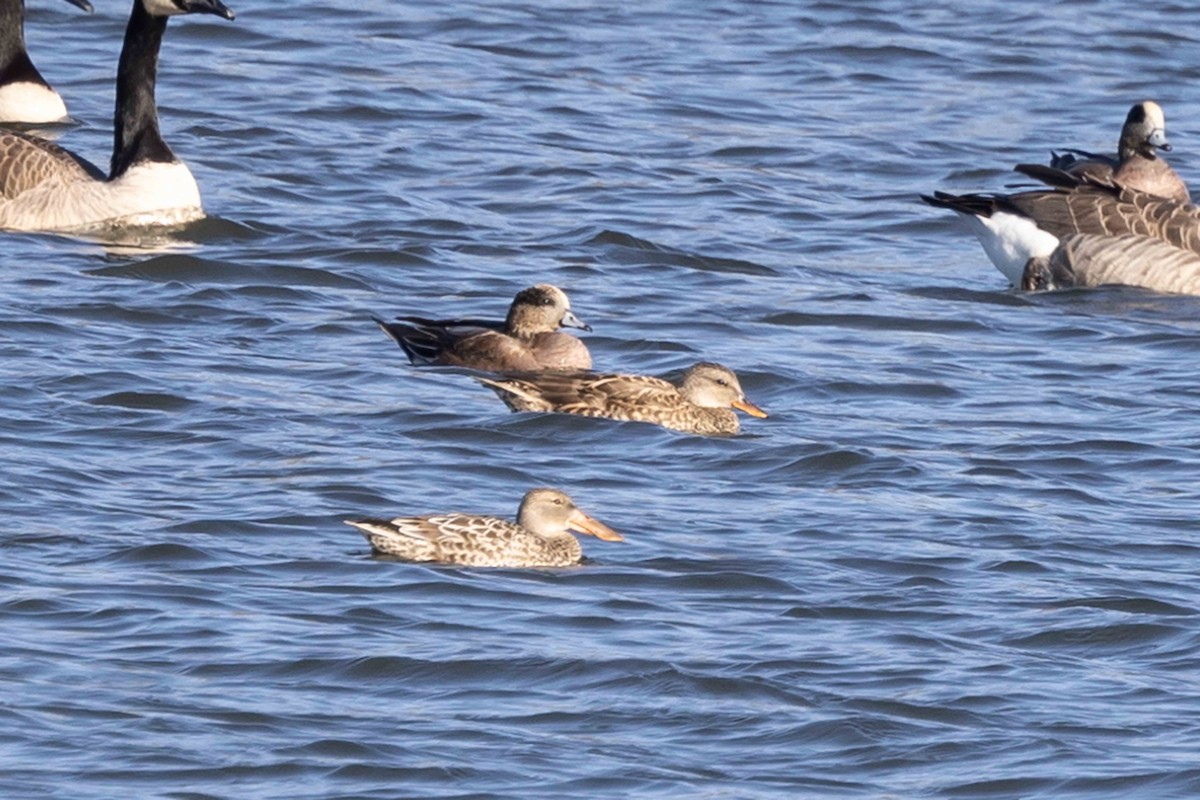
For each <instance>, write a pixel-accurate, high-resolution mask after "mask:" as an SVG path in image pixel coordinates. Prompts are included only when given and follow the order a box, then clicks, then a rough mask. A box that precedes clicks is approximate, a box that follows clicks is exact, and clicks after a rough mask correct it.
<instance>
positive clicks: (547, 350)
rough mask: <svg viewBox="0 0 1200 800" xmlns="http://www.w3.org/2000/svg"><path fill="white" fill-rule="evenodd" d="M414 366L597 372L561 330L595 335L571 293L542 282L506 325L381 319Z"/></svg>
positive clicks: (524, 293)
mask: <svg viewBox="0 0 1200 800" xmlns="http://www.w3.org/2000/svg"><path fill="white" fill-rule="evenodd" d="M375 322H377V323H378V324H379V327H381V328H383V330H384V331H386V332H387V334H388V335H389V336H391V337H392V338H393V339H395V340H396V343H397V344H399V345H400V347H402V348H403V349H404V352H405V353H406V354H408V358H409V360H410V361H411V362H412V363H413V364H419V365H425V364H439V365H442V366H455V367H467V368H469V369H479V370H486V371H489V372H533V371H537V370H545V369H591V367H592V356H591V353H589V352H588V349H587V346H586V345H585V344H584V343H583V342H581V341H579V339H576V338H575V337H574V336H572V335H570V334H569V333H562V332H560V330H559V329H560V328H564V327H566V328H579V329H581V330H585V331H590V330H591V327H590V326H588V325H586V324H584V323H583V322H582V321H581V320H580V319H579V317H577V316H575V314H574V313H573V312H572V311H571V301H570V299H569V298H568V297H567V293H566V292H564V291H563V290H562V289H560V288H558V287H557V286H551V285H550V284H548V283H539V284H538V285H536V286H530V287H529V288H528V289H522V290H521V291H520V292H517V296H516V297H514V298H513V301H512V305H510V306H509V307H508V317H507V318H506V319H505V320H504V322H491V321H486V320H473V319H425V318H424V317H397V318H396V321H395V322H385V321H384V320H381V319H375Z"/></svg>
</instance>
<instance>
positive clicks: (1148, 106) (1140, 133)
mask: <svg viewBox="0 0 1200 800" xmlns="http://www.w3.org/2000/svg"><path fill="white" fill-rule="evenodd" d="M1156 150H1162V151H1164V152H1168V153H1169V152H1170V151H1171V145H1170V143H1169V142H1168V141H1167V123H1166V118H1165V116H1164V115H1163V110H1162V107H1161V106H1160V105H1159V104H1158V103H1155V102H1154V101H1153V100H1145V101H1143V102H1141V103H1137V104H1135V105H1134V106H1133V108H1131V109H1129V114H1128V115H1127V116H1126V117H1125V124H1124V125H1123V126H1122V127H1121V138H1120V140H1119V141H1118V142H1117V153H1116V155H1115V156H1110V155H1097V154H1095V153H1088V152H1086V151H1083V150H1064V151H1063V152H1062V153H1051V158H1050V166H1051V167H1054V168H1055V169H1061V170H1064V171H1066V172H1070V173H1071V174H1072V175H1077V176H1082V175H1088V176H1090V177H1092V178H1097V179H1099V180H1101V181H1102V182H1103V181H1112V182H1115V183H1118V184H1120V185H1122V186H1126V187H1128V188H1130V189H1137V190H1138V191H1140V192H1146V193H1147V194H1153V195H1157V196H1159V197H1166V198H1168V199H1170V200H1176V201H1178V202H1180V203H1189V202H1191V195H1190V193H1189V192H1188V188H1187V184H1185V183H1184V182H1183V179H1182V178H1180V177H1179V174H1178V173H1177V172H1175V170H1173V169H1172V168H1171V165H1170V164H1168V163H1167V162H1166V161H1165V160H1164V159H1162V158H1160V157H1159V156H1158V154H1157V153H1156V152H1155V151H1156Z"/></svg>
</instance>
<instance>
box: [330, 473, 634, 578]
mask: <svg viewBox="0 0 1200 800" xmlns="http://www.w3.org/2000/svg"><path fill="white" fill-rule="evenodd" d="M346 524H347V525H353V526H354V527H355V528H358V529H359V531H361V532H362V534H363V536H366V537H367V541H369V542H370V543H371V549H372V550H373V551H374V552H375V553H376V554H378V555H385V556H394V557H396V558H400V559H403V560H405V561H425V562H434V563H438V564H462V565H464V566H470V567H569V566H571V565H573V564H578V563H579V562H580V561H582V560H583V548H582V547H580V546H579V541H578V540H577V539H576V538H575V537H574V536H572V535H571V533H570V531H577V532H579V533H587V534H590V535H592V536H595V537H597V538H599V539H603V540H604V541H606V542H620V541H623V540H624V537H622V536H621V534H619V533H617V532H616V531H614V530H613V529H612V528H610V527H608V526H607V525H605V524H604V523H603V522H600V521H599V520H596V519H593V518H592V517H590V516H588V515H587V514H585V513H583V512H582V511H580V510H579V508H577V507H576V505H575V502H574V501H573V500H571V498H570V497H568V496H567V494H566V493H565V492H562V491H559V490H558V489H544V488H543V489H530V490H529V491H528V492H526V493H525V497H524V498H523V499H522V500H521V507H520V508H519V509H518V510H517V521H516V522H515V523H514V522H509V521H508V520H506V519H501V518H499V517H487V516H476V515H471V514H438V515H434V516H424V517H396V518H395V519H389V520H385V519H352V520H346Z"/></svg>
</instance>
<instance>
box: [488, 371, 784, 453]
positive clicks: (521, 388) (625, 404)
mask: <svg viewBox="0 0 1200 800" xmlns="http://www.w3.org/2000/svg"><path fill="white" fill-rule="evenodd" d="M478 380H479V382H480V383H482V384H484V385H485V386H489V387H491V388H492V389H494V390H495V392H496V394H498V395H499V396H500V399H501V400H503V401H504V402H505V404H507V405H508V407H509V408H511V409H512V410H513V411H546V412H556V413H560V414H579V415H581V416H585V417H607V418H609V419H616V420H626V421H635V422H650V423H654V424H655V425H661V426H663V427H664V428H670V429H672V430H677V431H682V432H684V433H698V434H706V435H714V434H716V435H721V434H724V435H731V434H735V433H737V432H738V430H740V426H739V424H738V418H737V415H736V414H734V413H733V411H732V409H735V408H736V409H738V410H740V411H744V412H746V413H747V414H749V415H750V416H752V417H765V416H767V413H766V412H765V411H763V410H762V409H761V408H759V407H758V406H756V405H754V404H753V403H751V402H750V401H749V400H747V399H746V395H745V393H744V392H743V391H742V386H741V384H740V383H739V382H738V379H737V375H734V374H733V370H731V369H729V368H728V367H724V366H721V365H720V364H713V363H710V362H704V361H702V362H700V363H699V364H695V365H693V366H691V367H689V368H688V369H687V370H686V371H685V372H684V373H683V375H682V377H681V378H680V379H679V382H678V383H671V382H669V381H666V380H663V379H662V378H654V377H651V376H649V375H625V374H618V373H608V374H604V373H590V372H570V373H555V372H546V373H541V374H536V375H521V376H509V377H504V378H500V379H489V378H479V379H478Z"/></svg>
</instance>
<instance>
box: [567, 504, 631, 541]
mask: <svg viewBox="0 0 1200 800" xmlns="http://www.w3.org/2000/svg"><path fill="white" fill-rule="evenodd" d="M567 527H568V528H569V529H571V530H573V531H576V532H578V533H589V534H591V535H592V536H595V537H596V538H597V539H603V540H604V541H606V542H623V541H625V537H624V536H622V535H621V534H619V533H617V532H616V531H614V530H613V529H612V528H610V527H608V526H607V525H605V524H604V523H603V522H601V521H600V520H598V519H592V518H591V517H589V516H588V515H587V514H585V513H583V512H582V511H580V510H579V509H575V510H574V511H572V512H571V516H570V517H568V518H567Z"/></svg>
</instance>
